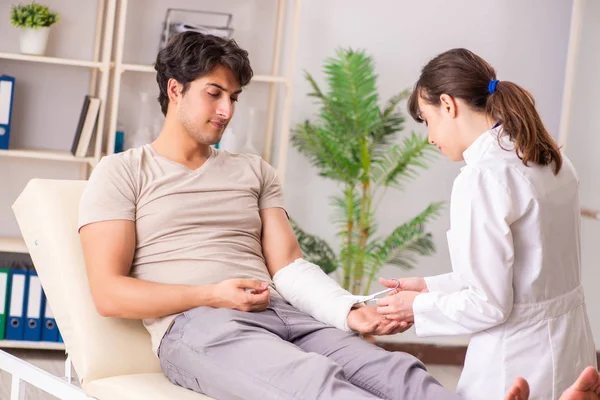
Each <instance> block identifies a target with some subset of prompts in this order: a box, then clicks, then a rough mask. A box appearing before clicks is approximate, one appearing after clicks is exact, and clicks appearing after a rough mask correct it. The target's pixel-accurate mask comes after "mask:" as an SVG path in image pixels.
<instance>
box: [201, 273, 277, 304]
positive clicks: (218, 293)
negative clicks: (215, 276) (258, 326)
mask: <svg viewBox="0 0 600 400" xmlns="http://www.w3.org/2000/svg"><path fill="white" fill-rule="evenodd" d="M213 292H214V293H213V296H214V301H213V303H214V305H213V307H216V308H231V309H233V310H239V311H263V310H264V309H266V308H267V307H268V306H269V299H270V296H271V293H270V291H269V284H268V283H267V282H261V281H259V280H255V279H228V280H225V281H223V282H220V283H217V284H216V285H214V291H213Z"/></svg>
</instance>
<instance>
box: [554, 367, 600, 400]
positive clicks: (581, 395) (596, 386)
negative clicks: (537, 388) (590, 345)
mask: <svg viewBox="0 0 600 400" xmlns="http://www.w3.org/2000/svg"><path fill="white" fill-rule="evenodd" d="M599 399H600V374H598V371H596V369H595V368H594V367H587V368H586V369H585V370H584V371H583V372H582V373H581V375H579V378H577V380H576V381H575V383H574V384H573V385H571V387H570V388H568V389H567V390H565V392H564V393H563V394H562V396H560V400H599Z"/></svg>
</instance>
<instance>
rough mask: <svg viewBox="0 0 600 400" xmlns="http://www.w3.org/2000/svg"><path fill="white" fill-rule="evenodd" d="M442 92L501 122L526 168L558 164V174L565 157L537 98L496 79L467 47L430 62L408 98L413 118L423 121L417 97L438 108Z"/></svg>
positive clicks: (516, 86) (488, 66)
mask: <svg viewBox="0 0 600 400" xmlns="http://www.w3.org/2000/svg"><path fill="white" fill-rule="evenodd" d="M493 81H494V82H493ZM442 94H447V95H449V96H451V97H454V98H458V99H462V100H463V101H465V102H466V103H467V104H469V106H471V107H472V109H473V110H475V111H483V112H485V113H486V114H487V115H489V116H490V117H491V118H493V119H494V120H495V121H498V122H500V123H501V124H502V128H503V130H504V132H506V134H508V136H509V137H510V140H511V141H512V142H513V143H514V144H515V151H516V152H517V155H518V156H519V158H520V159H521V160H523V163H524V164H525V165H528V163H529V162H533V163H535V164H539V165H549V164H551V163H554V165H553V170H554V174H555V175H556V174H558V172H559V171H560V169H561V167H562V156H561V154H560V150H559V148H558V145H557V144H556V142H555V141H554V139H553V138H552V136H550V134H549V133H548V131H547V130H546V128H545V127H544V124H543V122H542V120H541V118H540V116H539V114H538V112H537V110H536V109H535V101H534V99H533V96H532V95H531V93H529V92H528V91H527V90H525V89H523V88H521V87H520V86H518V85H516V84H514V83H512V82H508V81H496V71H494V68H492V66H491V65H489V64H488V63H487V62H486V61H485V60H484V59H482V58H481V57H479V56H477V55H476V54H474V53H472V52H471V51H469V50H466V49H453V50H449V51H447V52H445V53H442V54H440V55H438V56H437V57H435V58H434V59H432V60H431V61H429V63H427V65H425V67H423V70H422V71H421V77H420V78H419V80H418V81H417V83H416V84H415V88H414V90H413V92H412V94H411V95H410V98H409V99H408V110H409V112H410V115H411V116H412V117H413V118H414V119H415V120H416V121H418V122H422V120H421V118H420V111H419V104H418V98H419V97H421V99H422V100H424V101H425V102H427V103H428V104H431V105H435V106H439V105H440V96H441V95H442Z"/></svg>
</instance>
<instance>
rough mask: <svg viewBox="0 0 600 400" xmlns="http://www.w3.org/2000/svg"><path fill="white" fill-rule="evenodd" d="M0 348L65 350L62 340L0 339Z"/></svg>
mask: <svg viewBox="0 0 600 400" xmlns="http://www.w3.org/2000/svg"><path fill="white" fill-rule="evenodd" d="M0 349H29V350H61V351H65V349H66V348H65V344H64V343H62V342H56V343H54V342H29V341H25V340H0Z"/></svg>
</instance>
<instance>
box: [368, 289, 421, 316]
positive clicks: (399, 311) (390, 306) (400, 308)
mask: <svg viewBox="0 0 600 400" xmlns="http://www.w3.org/2000/svg"><path fill="white" fill-rule="evenodd" d="M419 294H420V293H419V292H413V291H408V290H401V291H400V292H398V293H396V294H394V295H393V296H386V297H384V298H382V299H379V300H377V312H378V313H379V314H381V315H382V316H383V317H384V318H385V319H388V320H393V321H398V322H401V321H404V322H410V323H412V322H414V314H413V303H414V302H415V298H416V297H417V296H418V295H419Z"/></svg>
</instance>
